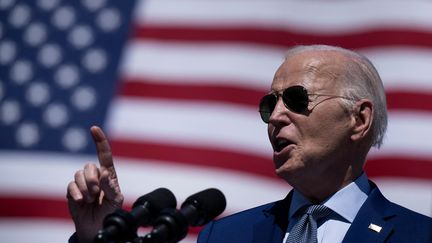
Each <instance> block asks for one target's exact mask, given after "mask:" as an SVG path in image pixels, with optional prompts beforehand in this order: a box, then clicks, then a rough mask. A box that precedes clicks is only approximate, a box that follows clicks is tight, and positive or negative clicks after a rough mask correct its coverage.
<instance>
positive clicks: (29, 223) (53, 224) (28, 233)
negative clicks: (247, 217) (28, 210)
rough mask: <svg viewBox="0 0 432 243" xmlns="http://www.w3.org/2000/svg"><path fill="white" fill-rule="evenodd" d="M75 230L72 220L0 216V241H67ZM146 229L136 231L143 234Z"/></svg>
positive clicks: (184, 242)
mask: <svg viewBox="0 0 432 243" xmlns="http://www.w3.org/2000/svg"><path fill="white" fill-rule="evenodd" d="M74 231H75V228H74V226H73V224H72V220H70V221H65V220H55V219H43V218H40V219H39V218H38V219H33V218H31V219H30V218H18V219H15V218H0V242H32V243H47V242H67V241H68V239H69V237H70V236H71V235H72V233H73V232H74ZM145 233H147V232H146V231H143V232H141V230H139V231H138V235H139V236H143V235H144V234H145ZM195 242H196V237H193V236H188V237H186V238H185V239H183V240H182V241H181V243H195Z"/></svg>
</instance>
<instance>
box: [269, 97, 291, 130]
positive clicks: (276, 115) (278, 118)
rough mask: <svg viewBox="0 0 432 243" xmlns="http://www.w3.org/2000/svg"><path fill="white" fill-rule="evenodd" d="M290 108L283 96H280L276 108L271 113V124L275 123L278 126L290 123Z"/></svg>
mask: <svg viewBox="0 0 432 243" xmlns="http://www.w3.org/2000/svg"><path fill="white" fill-rule="evenodd" d="M289 112H290V111H289V110H288V108H286V107H285V105H284V103H283V101H282V98H281V97H280V96H279V97H278V100H277V102H276V105H275V108H274V110H273V112H272V114H271V115H270V118H269V124H270V123H271V124H273V125H274V126H278V125H280V124H281V123H285V124H287V123H290V119H289V116H288V115H289V114H288V113H289Z"/></svg>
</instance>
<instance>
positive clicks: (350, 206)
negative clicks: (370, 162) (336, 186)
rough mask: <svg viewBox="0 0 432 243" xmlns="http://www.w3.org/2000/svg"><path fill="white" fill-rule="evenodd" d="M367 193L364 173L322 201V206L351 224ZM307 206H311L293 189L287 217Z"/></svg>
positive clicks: (368, 189) (367, 184)
mask: <svg viewBox="0 0 432 243" xmlns="http://www.w3.org/2000/svg"><path fill="white" fill-rule="evenodd" d="M369 192H370V186H369V182H368V178H367V176H366V174H365V173H362V174H361V175H360V176H359V177H358V178H357V179H356V180H355V181H353V182H351V183H350V184H348V185H347V186H345V187H344V188H342V189H341V190H339V191H337V192H336V193H335V194H333V195H332V196H330V197H329V198H327V199H326V200H324V203H322V204H324V205H325V206H327V207H328V208H330V209H331V210H333V211H334V212H336V213H337V214H339V215H340V216H342V217H343V218H345V219H346V220H348V221H349V222H350V223H352V222H353V220H354V218H355V216H356V215H357V212H358V211H359V210H360V208H361V206H362V205H363V203H364V202H365V201H366V199H367V197H368V195H369ZM307 205H312V203H311V202H310V201H309V200H308V199H307V198H305V197H304V196H303V195H302V194H301V193H300V192H298V191H297V190H295V189H294V193H293V197H292V201H291V205H290V210H289V217H290V218H291V217H293V216H294V214H295V213H297V211H298V210H300V209H301V208H303V207H304V206H307Z"/></svg>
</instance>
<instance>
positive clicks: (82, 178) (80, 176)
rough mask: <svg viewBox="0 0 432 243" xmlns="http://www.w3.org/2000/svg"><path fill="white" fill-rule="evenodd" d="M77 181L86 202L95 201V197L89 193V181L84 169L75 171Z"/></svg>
mask: <svg viewBox="0 0 432 243" xmlns="http://www.w3.org/2000/svg"><path fill="white" fill-rule="evenodd" d="M75 183H76V185H77V187H78V190H79V191H80V192H81V194H82V196H83V199H84V201H85V202H88V203H92V202H94V197H93V196H92V194H90V193H89V190H88V187H87V182H86V180H85V176H84V170H79V171H77V172H76V173H75Z"/></svg>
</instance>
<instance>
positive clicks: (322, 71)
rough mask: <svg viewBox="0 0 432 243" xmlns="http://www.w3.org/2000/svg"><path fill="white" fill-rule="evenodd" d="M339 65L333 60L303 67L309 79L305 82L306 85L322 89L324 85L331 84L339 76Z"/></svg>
mask: <svg viewBox="0 0 432 243" xmlns="http://www.w3.org/2000/svg"><path fill="white" fill-rule="evenodd" d="M341 72H343V70H341V67H340V65H338V64H337V61H334V60H330V61H329V60H328V59H327V60H323V61H319V62H313V63H309V64H307V65H305V73H306V75H307V76H308V77H309V78H308V79H307V80H305V81H306V83H307V84H308V85H311V86H314V87H315V88H317V89H323V88H324V87H325V86H326V85H329V84H332V85H334V84H335V82H336V81H337V80H338V79H339V77H340V76H341Z"/></svg>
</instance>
